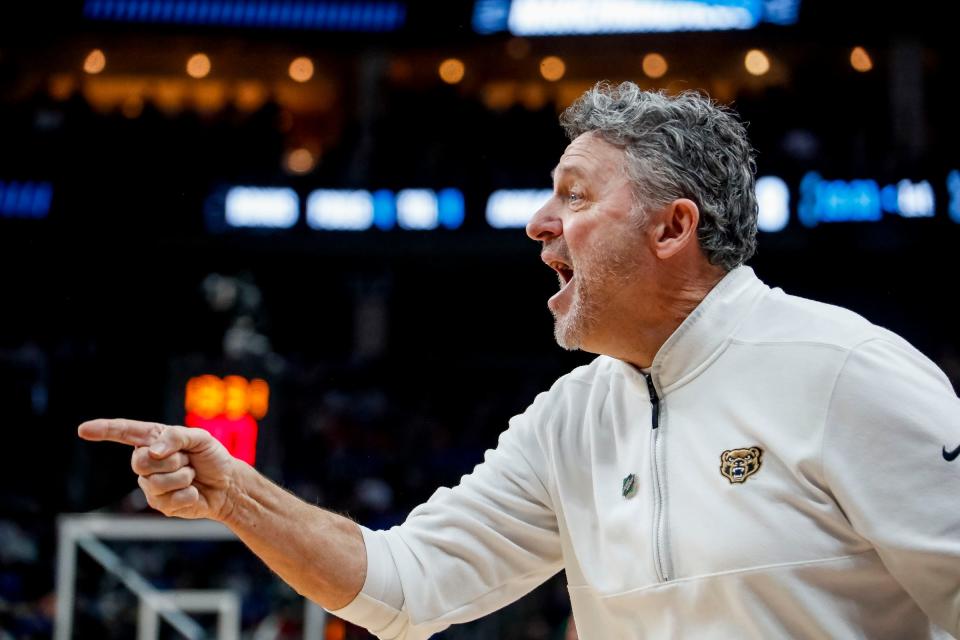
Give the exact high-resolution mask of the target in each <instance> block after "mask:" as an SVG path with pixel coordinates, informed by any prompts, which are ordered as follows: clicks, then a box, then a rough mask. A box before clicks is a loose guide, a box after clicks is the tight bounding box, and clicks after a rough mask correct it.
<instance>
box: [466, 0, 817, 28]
mask: <svg viewBox="0 0 960 640" xmlns="http://www.w3.org/2000/svg"><path fill="white" fill-rule="evenodd" d="M799 10H800V1H799V0H512V1H511V0H477V2H476V3H475V4H474V12H473V28H474V30H475V31H476V32H477V33H484V34H486V33H496V32H498V31H507V30H509V31H510V33H512V34H514V35H517V36H546V35H602V34H609V33H644V32H674V31H721V30H734V29H752V28H754V27H756V26H757V24H759V23H760V22H770V23H774V24H793V23H795V22H796V21H797V16H798V13H799Z"/></svg>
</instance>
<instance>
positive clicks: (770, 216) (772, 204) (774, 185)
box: [756, 176, 790, 233]
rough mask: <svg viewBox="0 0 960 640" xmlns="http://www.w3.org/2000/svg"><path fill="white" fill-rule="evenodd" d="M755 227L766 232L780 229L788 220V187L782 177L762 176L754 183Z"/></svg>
mask: <svg viewBox="0 0 960 640" xmlns="http://www.w3.org/2000/svg"><path fill="white" fill-rule="evenodd" d="M756 194H757V206H758V209H759V214H758V216H757V228H758V229H760V231H766V232H767V233H775V232H777V231H782V230H783V229H784V228H785V227H786V226H787V223H788V222H789V221H790V189H788V188H787V183H786V182H784V181H783V178H778V177H777V176H763V177H762V178H758V179H757V185H756Z"/></svg>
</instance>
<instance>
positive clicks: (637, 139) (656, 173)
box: [560, 82, 757, 271]
mask: <svg viewBox="0 0 960 640" xmlns="http://www.w3.org/2000/svg"><path fill="white" fill-rule="evenodd" d="M560 124H561V125H562V126H563V128H564V130H565V131H566V132H567V136H568V137H569V138H570V139H571V140H573V139H575V138H577V137H578V136H580V135H581V134H583V133H588V132H593V131H595V132H597V133H598V134H599V135H600V136H602V137H603V139H604V140H606V141H607V142H609V143H611V144H613V145H615V146H617V147H620V148H621V149H623V150H624V152H625V154H626V156H627V158H628V161H627V166H626V170H627V172H628V175H629V177H630V178H631V179H632V180H633V182H634V184H635V185H636V191H635V193H636V198H637V200H638V203H639V204H640V209H641V212H646V211H648V210H649V208H650V207H654V208H655V207H662V206H665V205H667V204H669V203H670V202H672V201H674V200H676V199H677V198H689V199H690V200H692V201H693V202H695V203H696V204H697V207H699V209H700V223H699V226H698V227H697V238H698V240H699V242H700V247H701V248H702V249H703V251H704V253H705V254H706V256H707V259H708V260H709V261H710V263H711V264H713V265H717V266H720V267H723V268H724V269H726V270H727V271H729V270H731V269H733V268H734V267H737V266H739V265H741V264H743V263H744V262H745V261H746V260H748V259H749V258H750V257H751V256H752V255H753V253H754V251H756V248H757V199H756V194H755V191H754V172H755V171H756V163H755V161H754V157H753V152H752V150H751V148H750V143H749V142H748V141H747V132H746V129H745V128H744V126H743V124H741V122H740V121H739V120H738V118H737V116H736V114H734V113H733V112H732V111H730V110H728V109H726V108H725V107H722V106H720V105H718V104H716V103H715V102H713V101H712V100H711V99H710V98H709V97H706V96H704V95H701V94H700V93H697V92H693V91H687V92H684V93H681V94H679V95H677V96H672V97H671V96H668V95H666V94H665V93H663V92H652V91H643V90H642V89H640V87H638V86H637V85H636V84H634V83H632V82H624V83H622V84H620V85H618V86H615V87H614V86H611V85H609V84H607V83H605V82H599V83H597V84H596V85H595V86H594V87H593V88H592V89H590V90H588V91H587V92H586V93H584V94H583V95H582V96H580V98H578V99H577V101H576V102H574V103H573V104H572V105H570V107H568V108H567V109H566V111H564V112H563V114H562V115H561V116H560Z"/></svg>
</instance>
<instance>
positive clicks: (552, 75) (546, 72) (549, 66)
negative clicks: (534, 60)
mask: <svg viewBox="0 0 960 640" xmlns="http://www.w3.org/2000/svg"><path fill="white" fill-rule="evenodd" d="M566 72H567V65H566V64H565V63H564V62H563V58H561V57H559V56H547V57H546V58H544V59H543V60H541V61H540V75H541V76H543V79H544V80H547V81H549V82H556V81H557V80H559V79H560V78H562V77H563V74H565V73H566Z"/></svg>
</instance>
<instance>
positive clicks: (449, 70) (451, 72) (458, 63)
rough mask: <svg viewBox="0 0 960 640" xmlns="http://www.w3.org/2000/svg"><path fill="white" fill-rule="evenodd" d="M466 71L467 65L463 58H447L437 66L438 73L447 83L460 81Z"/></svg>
mask: <svg viewBox="0 0 960 640" xmlns="http://www.w3.org/2000/svg"><path fill="white" fill-rule="evenodd" d="M466 72H467V67H466V66H465V65H464V64H463V60H460V59H458V58H447V59H446V60H444V61H443V62H441V63H440V66H439V67H437V74H438V75H439V76H440V79H441V80H443V81H444V82H446V83H447V84H457V83H459V82H460V81H461V80H463V76H464V75H465V74H466Z"/></svg>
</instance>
